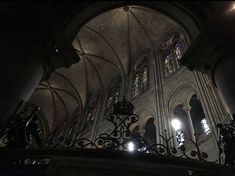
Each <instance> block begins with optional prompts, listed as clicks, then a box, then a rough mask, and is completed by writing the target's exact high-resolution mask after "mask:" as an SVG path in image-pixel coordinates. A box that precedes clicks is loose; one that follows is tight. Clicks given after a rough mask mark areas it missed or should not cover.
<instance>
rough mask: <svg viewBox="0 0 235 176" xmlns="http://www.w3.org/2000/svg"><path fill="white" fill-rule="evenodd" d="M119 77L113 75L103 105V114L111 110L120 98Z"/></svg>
mask: <svg viewBox="0 0 235 176" xmlns="http://www.w3.org/2000/svg"><path fill="white" fill-rule="evenodd" d="M121 83H122V82H121V77H120V76H118V77H115V78H114V79H112V81H111V84H110V87H109V90H108V96H107V103H106V107H105V116H107V115H108V114H109V113H112V111H113V105H114V104H115V103H116V102H117V101H118V100H119V98H120V91H121Z"/></svg>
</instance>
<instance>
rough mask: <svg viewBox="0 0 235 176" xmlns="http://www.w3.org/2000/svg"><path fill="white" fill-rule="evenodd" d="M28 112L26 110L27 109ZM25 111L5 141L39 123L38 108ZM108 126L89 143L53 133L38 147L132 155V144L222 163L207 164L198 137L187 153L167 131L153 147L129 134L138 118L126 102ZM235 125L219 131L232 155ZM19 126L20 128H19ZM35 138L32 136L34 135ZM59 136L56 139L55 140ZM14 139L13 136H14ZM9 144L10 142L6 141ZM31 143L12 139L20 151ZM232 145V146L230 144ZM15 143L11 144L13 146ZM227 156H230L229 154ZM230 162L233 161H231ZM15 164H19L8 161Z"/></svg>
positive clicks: (147, 150)
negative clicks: (109, 129)
mask: <svg viewBox="0 0 235 176" xmlns="http://www.w3.org/2000/svg"><path fill="white" fill-rule="evenodd" d="M26 109H27V108H26ZM26 109H23V110H22V112H21V113H20V114H21V117H20V118H19V117H18V120H21V121H20V122H21V123H16V122H15V121H13V123H12V124H14V125H12V126H9V130H7V131H6V135H5V138H8V137H9V136H11V135H10V131H11V130H13V131H14V130H15V129H18V128H20V129H21V133H20V134H25V131H27V125H26V124H28V123H29V121H33V120H32V119H33V118H34V119H35V120H34V121H33V122H35V123H36V122H37V119H40V117H39V116H40V114H39V113H38V111H39V109H38V108H37V107H36V108H35V109H33V110H32V108H31V111H30V113H29V112H26ZM107 120H108V121H109V122H111V124H112V126H113V130H112V131H111V132H110V133H101V134H99V135H98V136H97V137H96V138H95V139H94V140H90V139H88V138H83V137H81V131H78V132H77V131H75V132H74V133H73V134H72V136H71V141H70V142H69V143H68V144H67V143H66V142H65V143H64V142H63V141H66V140H65V139H64V138H65V137H64V135H63V134H61V136H60V135H58V134H57V133H56V131H54V132H53V133H50V134H49V135H48V136H47V137H46V139H44V140H42V141H44V142H42V141H41V142H42V144H43V146H42V145H41V144H40V142H37V140H36V142H37V143H38V146H39V147H42V148H44V149H46V148H59V149H60V148H62V149H78V150H81V149H87V148H89V149H104V150H121V151H129V150H130V148H129V147H130V144H131V145H132V150H133V151H135V152H141V153H151V154H153V155H154V154H155V156H161V157H175V158H187V159H191V160H193V159H194V160H200V161H205V162H218V161H220V156H221V155H220V154H221V153H219V156H218V159H217V160H216V161H208V160H207V159H208V157H209V156H208V154H207V153H206V152H203V151H201V149H200V144H199V140H198V136H197V135H195V141H194V140H192V139H189V141H190V142H191V143H192V144H193V146H194V147H193V149H191V150H187V149H186V146H185V145H184V144H183V145H181V146H180V147H178V148H177V147H174V146H172V142H171V141H172V140H174V137H173V136H169V135H168V132H167V130H164V134H163V135H159V137H160V138H161V139H162V141H163V142H162V143H154V144H151V145H149V143H148V142H147V141H146V139H145V138H144V137H142V136H141V135H140V134H139V133H138V134H136V133H133V132H132V131H131V130H130V127H131V126H132V125H133V124H135V123H136V122H138V120H139V117H138V116H137V115H136V114H134V113H133V105H132V104H131V103H130V102H128V101H126V100H125V99H123V100H122V101H119V102H117V103H116V104H115V105H114V111H113V113H111V114H109V116H108V119H107ZM35 123H34V125H32V129H31V133H30V134H31V136H33V137H34V138H35V136H37V135H39V134H36V132H37V133H39V132H40V131H39V130H38V126H37V125H35ZM234 124H235V123H234V122H233V121H232V122H231V124H230V125H224V126H223V125H222V126H221V127H220V129H221V135H223V136H224V137H223V139H222V140H221V141H220V143H225V146H226V147H225V154H226V152H227V153H228V151H231V147H228V146H229V144H230V143H232V146H234V143H233V141H234V138H233V135H230V136H232V138H231V139H230V138H228V136H229V134H230V133H231V131H232V134H233V132H234V129H235V126H234ZM17 125H18V127H17ZM10 128H15V129H10ZM32 134H33V135H32ZM56 135H57V138H56V137H55V136H56ZM13 136H14V135H13ZM7 140H8V141H10V139H7ZM20 140H22V141H23V142H24V145H21V144H17V142H19V141H20ZM30 140H31V139H30ZM30 140H28V138H25V136H24V135H21V136H20V137H19V139H16V138H14V139H12V142H13V143H15V147H16V148H17V147H21V148H27V147H28V146H30ZM228 141H229V142H230V143H229V142H228ZM13 143H12V144H13ZM5 147H8V148H9V147H14V146H13V145H8V144H6V146H5ZM226 155H227V154H226ZM230 160H233V162H232V161H230ZM10 161H14V162H16V160H9V162H10ZM44 161H48V160H37V159H33V160H30V159H28V158H25V159H23V160H20V162H21V163H38V164H40V162H41V163H44ZM20 162H18V164H19V163H20ZM225 163H226V165H228V166H234V165H233V164H231V163H234V156H233V157H232V159H231V158H229V159H228V157H227V160H226V161H225Z"/></svg>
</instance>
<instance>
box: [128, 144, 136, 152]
mask: <svg viewBox="0 0 235 176" xmlns="http://www.w3.org/2000/svg"><path fill="white" fill-rule="evenodd" d="M127 149H128V151H129V152H133V151H134V149H135V145H134V143H133V142H129V143H128V144H127Z"/></svg>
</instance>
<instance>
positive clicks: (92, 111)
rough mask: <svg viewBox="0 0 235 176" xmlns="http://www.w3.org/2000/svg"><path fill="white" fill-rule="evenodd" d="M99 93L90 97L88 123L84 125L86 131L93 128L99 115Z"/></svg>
mask: <svg viewBox="0 0 235 176" xmlns="http://www.w3.org/2000/svg"><path fill="white" fill-rule="evenodd" d="M99 97H100V94H99V91H97V92H96V93H94V94H91V95H90V97H89V99H90V100H89V102H88V105H87V108H86V115H85V116H86V122H85V125H84V131H86V132H87V131H88V130H90V129H91V128H92V126H93V123H94V120H95V117H96V115H97V111H98V102H99Z"/></svg>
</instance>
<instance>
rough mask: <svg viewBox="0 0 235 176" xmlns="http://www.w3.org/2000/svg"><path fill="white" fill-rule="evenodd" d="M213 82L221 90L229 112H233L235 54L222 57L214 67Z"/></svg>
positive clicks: (234, 102) (234, 111)
mask: <svg viewBox="0 0 235 176" xmlns="http://www.w3.org/2000/svg"><path fill="white" fill-rule="evenodd" d="M212 76H213V77H214V83H215V84H216V87H217V88H218V90H219V91H220V92H221V94H222V96H223V99H224V100H225V102H226V104H227V106H228V108H229V110H230V113H231V114H235V54H234V53H231V54H230V55H228V56H226V57H224V58H223V59H221V60H220V62H219V63H218V64H217V65H216V66H215V68H214V74H213V75H212Z"/></svg>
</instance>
